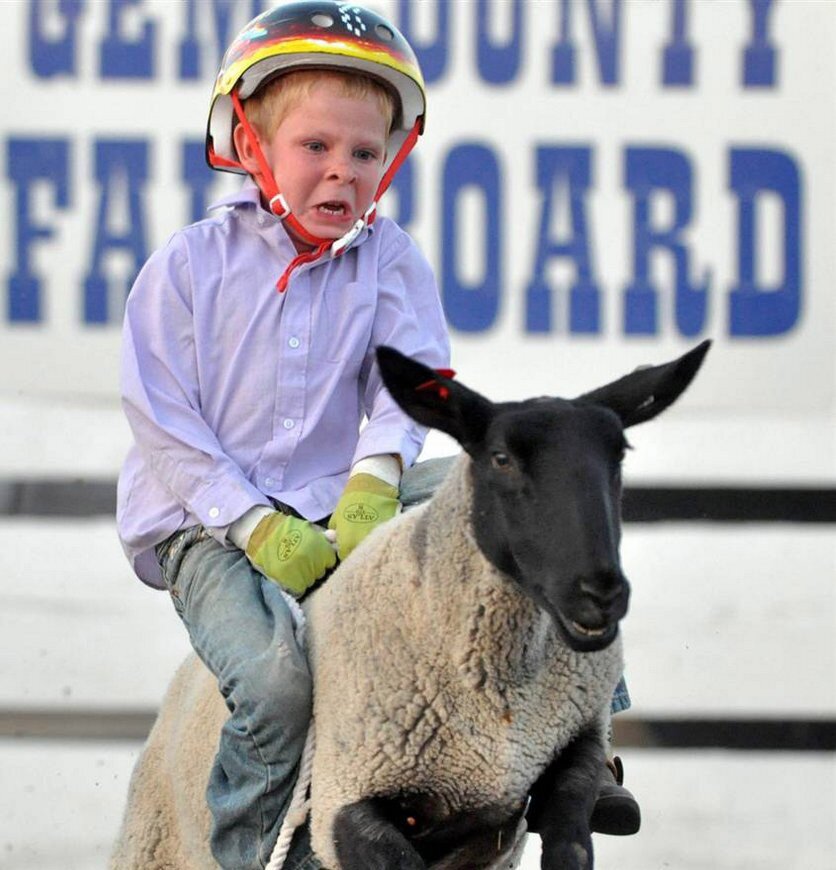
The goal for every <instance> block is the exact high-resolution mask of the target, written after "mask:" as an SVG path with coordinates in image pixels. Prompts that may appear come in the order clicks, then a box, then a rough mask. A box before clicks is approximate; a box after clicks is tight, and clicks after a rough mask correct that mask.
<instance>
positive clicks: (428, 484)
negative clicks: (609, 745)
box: [401, 456, 631, 713]
mask: <svg viewBox="0 0 836 870" xmlns="http://www.w3.org/2000/svg"><path fill="white" fill-rule="evenodd" d="M456 458H457V457H455V456H444V457H441V458H439V459H428V460H426V461H425V462H419V463H418V464H417V465H414V466H413V467H412V468H410V469H408V470H407V471H405V472H404V475H403V480H402V481H401V502H402V503H403V506H404V510H408V509H409V508H410V507H413V506H414V505H417V504H421V502H424V501H426V500H427V499H428V498H430V496H432V494H433V493H434V492H435V491H436V489H437V488H438V486H439V484H440V483H441V481H442V480H444V478H445V477H446V475H447V473H448V472H449V470H450V466H451V465H452V464H453V463H454V462H455V460H456ZM630 705H631V701H630V693H629V691H628V690H627V683H626V682H625V680H624V677H623V676H622V678H621V679H620V680H619V681H618V685H617V686H616V687H615V691H614V692H613V696H612V703H611V705H610V712H611V713H621V712H623V711H624V710H629V709H630Z"/></svg>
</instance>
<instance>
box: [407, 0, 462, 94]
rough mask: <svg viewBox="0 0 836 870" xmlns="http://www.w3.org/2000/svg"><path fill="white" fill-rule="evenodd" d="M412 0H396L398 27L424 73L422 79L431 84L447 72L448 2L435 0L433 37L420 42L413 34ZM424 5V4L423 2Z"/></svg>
mask: <svg viewBox="0 0 836 870" xmlns="http://www.w3.org/2000/svg"><path fill="white" fill-rule="evenodd" d="M415 5H417V4H413V3H412V0H398V10H399V16H398V20H399V22H400V23H399V25H398V27H399V29H400V31H401V32H402V33H403V35H404V36H405V37H406V39H407V41H408V42H409V44H410V45H411V46H412V50H413V51H414V52H415V56H416V57H417V58H418V63H419V65H420V66H421V72H422V73H423V74H424V81H425V82H426V83H427V84H428V85H431V84H433V83H434V82H437V81H439V80H440V79H441V78H442V77H443V76H444V74H445V73H446V72H447V55H448V46H449V45H450V2H449V0H436V6H435V39H434V40H433V41H432V42H422V41H421V40H419V39H418V38H417V37H416V36H415V32H414V30H415V29H414V27H413V24H412V12H413V9H414V6H415ZM424 5H426V4H424Z"/></svg>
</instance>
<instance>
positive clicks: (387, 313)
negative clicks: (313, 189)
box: [354, 227, 450, 467]
mask: <svg viewBox="0 0 836 870" xmlns="http://www.w3.org/2000/svg"><path fill="white" fill-rule="evenodd" d="M389 230H390V228H389V227H387V229H386V231H387V232H388V231H389ZM395 233H396V234H397V235H395V237H394V238H393V239H390V240H387V239H386V238H384V239H383V240H382V241H381V251H382V256H381V264H380V268H379V284H378V301H377V310H376V313H375V322H374V326H373V328H372V340H371V343H370V346H369V352H368V354H367V356H366V359H365V361H364V364H363V370H364V378H363V381H364V382H363V385H362V386H363V402H364V411H365V413H366V416H367V417H368V423H367V425H366V426H365V427H364V429H363V430H362V432H361V433H360V439H359V442H358V445H357V449H356V451H355V454H354V462H357V461H358V460H360V459H363V458H365V457H367V456H372V455H374V454H378V453H395V454H399V455H400V456H401V458H402V459H403V463H404V466H405V467H409V466H410V465H412V464H413V463H414V462H415V460H416V459H417V457H418V454H419V453H420V452H421V448H422V447H423V444H424V439H425V438H426V435H427V429H426V427H424V426H419V425H418V424H417V423H416V422H415V421H414V420H412V419H411V418H410V417H409V416H407V415H406V414H405V413H404V412H403V411H402V410H401V409H400V408H399V407H398V405H397V404H396V402H395V400H394V399H393V398H392V397H391V396H390V395H389V392H388V391H387V390H386V388H385V386H384V385H383V380H382V378H381V376H380V370H379V368H378V365H377V360H376V358H375V350H376V349H377V347H378V346H380V345H383V344H385V345H389V346H391V347H394V348H396V349H397V350H399V351H400V352H401V353H404V354H407V355H408V356H411V357H413V358H414V359H417V360H419V361H420V362H422V363H424V365H427V366H430V367H431V368H446V367H447V366H449V364H450V338H449V335H448V332H447V323H446V321H445V319H444V311H443V309H442V306H441V299H440V297H439V293H438V286H437V284H436V281H435V277H434V276H433V273H432V269H431V268H430V264H429V263H428V262H427V260H426V258H425V257H424V255H423V254H422V253H421V251H420V250H419V249H418V246H417V245H416V244H415V242H413V241H412V239H411V238H410V237H409V236H408V235H407V234H406V233H405V232H403V231H402V230H400V229H399V228H395Z"/></svg>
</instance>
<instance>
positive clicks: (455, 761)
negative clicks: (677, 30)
mask: <svg viewBox="0 0 836 870" xmlns="http://www.w3.org/2000/svg"><path fill="white" fill-rule="evenodd" d="M709 344H710V342H703V343H702V344H701V345H699V346H698V347H696V348H694V349H693V350H692V351H690V352H689V353H687V354H685V355H684V356H682V357H680V358H679V359H677V360H674V361H673V362H670V363H667V364H664V365H660V366H652V367H645V368H643V369H640V370H637V371H635V372H633V373H631V374H628V375H626V376H625V377H623V378H620V379H619V380H617V381H614V382H612V383H610V384H608V385H606V386H604V387H601V388H599V389H597V390H594V391H592V392H589V393H585V394H584V395H582V396H580V397H578V398H576V399H573V400H564V399H558V398H540V399H530V400H528V401H524V402H509V403H500V404H494V403H492V402H490V401H489V400H488V399H486V398H484V397H482V396H480V395H479V394H478V393H476V392H474V391H473V390H470V389H468V388H467V387H466V386H464V385H463V384H461V383H460V382H458V381H455V380H452V379H450V378H447V377H445V376H444V375H441V374H438V373H435V372H433V371H432V370H430V369H428V368H426V367H425V366H423V365H421V364H420V363H417V362H415V361H414V360H410V359H408V358H406V357H404V356H402V355H401V354H399V353H398V352H397V351H395V350H393V349H391V348H380V349H379V350H378V362H379V365H380V369H381V372H382V375H383V379H384V382H385V384H386V386H387V388H388V389H389V391H390V393H391V394H392V395H393V397H394V398H395V400H396V401H397V402H398V403H399V405H400V406H401V407H402V408H403V409H404V411H406V413H408V414H409V415H410V416H412V417H413V418H414V419H416V420H417V421H418V422H420V423H422V424H424V425H427V426H430V427H434V428H437V429H439V430H441V431H444V432H446V433H448V434H449V435H451V436H453V437H454V438H455V439H456V440H457V441H458V442H459V444H460V445H461V446H462V448H463V453H462V455H461V456H460V457H459V459H458V460H457V461H456V462H455V464H454V465H453V467H452V469H451V471H450V473H449V475H448V476H447V478H446V479H445V481H444V483H443V484H442V485H441V486H440V487H439V489H438V491H437V492H436V494H435V496H434V497H433V498H432V500H431V501H430V502H428V503H427V504H425V505H422V506H421V507H419V508H416V509H414V510H411V511H407V512H405V513H403V514H402V515H401V516H400V517H398V518H396V519H395V520H392V521H390V522H389V523H387V524H385V525H383V526H381V527H380V528H379V529H377V530H376V531H375V532H373V533H372V534H371V535H370V536H369V537H368V538H367V540H366V541H365V542H364V543H363V545H362V546H361V547H359V548H358V549H357V550H356V551H355V552H354V553H353V554H352V555H351V556H349V557H348V559H346V560H345V561H344V562H343V563H342V565H341V566H340V567H339V569H338V570H337V571H336V572H335V573H334V574H333V576H332V577H331V578H330V579H329V580H328V582H327V583H325V584H324V585H323V586H322V587H321V588H320V589H318V590H317V591H316V592H315V593H314V594H313V595H312V596H311V597H310V598H309V600H308V601H307V602H306V604H305V612H306V616H307V621H308V638H309V655H310V659H311V664H312V668H313V672H314V683H315V694H314V722H315V735H316V752H315V755H314V759H313V775H312V782H311V804H312V810H311V820H310V831H311V841H312V844H313V848H314V850H315V852H316V854H317V857H318V858H319V859H320V860H321V861H322V863H323V865H324V866H326V867H329V868H332V870H372V868H380V870H425V868H428V867H429V868H432V870H464V868H468V870H479V868H484V870H487V868H495V870H496V868H500V867H507V868H510V867H515V866H517V865H518V863H519V860H520V857H521V853H522V847H523V844H524V841H525V836H526V834H525V832H526V828H527V829H528V830H530V831H533V832H536V833H538V834H539V835H540V837H541V840H542V867H543V868H545V870H558V868H560V870H580V868H592V867H593V851H592V839H591V834H590V830H589V817H590V813H591V810H592V806H593V804H594V799H595V796H596V794H597V789H598V786H599V776H600V771H601V770H602V769H603V766H604V758H605V745H606V729H607V725H608V709H609V701H610V697H611V695H612V691H613V689H614V687H615V684H616V682H617V681H618V678H619V676H620V674H621V671H622V650H621V640H620V635H619V622H620V620H621V619H622V618H623V616H624V615H625V614H626V611H627V606H628V600H629V584H628V582H627V580H626V578H625V577H624V574H623V572H622V570H621V565H620V560H619V542H620V495H621V480H620V466H621V459H622V457H623V454H624V450H625V449H626V447H627V443H626V440H625V437H624V429H626V428H627V427H629V426H632V425H635V424H637V423H641V422H644V421H646V420H649V419H651V418H653V417H655V416H656V415H657V414H659V413H660V412H661V411H663V410H664V409H665V408H667V407H668V406H669V405H670V404H671V403H672V402H674V401H675V400H676V399H677V398H678V396H679V395H680V394H681V393H682V392H683V391H684V390H685V388H686V387H687V386H688V384H689V383H690V382H691V380H692V378H693V377H694V375H695V374H696V372H697V370H698V369H699V367H700V365H701V364H702V361H703V358H704V356H705V354H706V352H707V350H708V346H709ZM224 714H225V710H224V707H223V703H222V700H221V697H220V694H219V693H218V691H217V689H216V687H215V686H214V684H213V681H212V678H211V677H210V676H209V675H208V672H206V671H205V670H203V669H202V665H200V664H199V662H197V660H196V659H194V658H192V659H189V660H187V662H186V663H185V664H184V666H183V667H182V668H181V670H180V671H179V672H178V674H177V676H176V677H175V680H174V682H173V684H172V687H171V689H170V690H169V693H168V695H167V696H166V699H165V700H164V703H163V707H162V710H161V713H160V717H159V719H158V721H157V723H156V725H155V727H154V729H153V731H152V733H151V735H150V737H149V741H148V745H147V747H146V749H145V752H144V754H143V757H142V758H141V759H140V762H139V763H138V765H137V768H136V771H135V773H134V777H133V780H132V784H131V792H130V796H129V806H128V810H127V812H126V816H125V820H124V823H123V830H122V833H121V836H120V839H119V842H118V843H117V847H116V851H115V853H114V858H113V866H114V867H118V868H119V870H128V868H142V870H149V868H167V867H172V868H174V867H176V868H178V870H188V868H196V870H197V868H204V867H211V866H214V864H213V862H212V859H211V856H210V855H209V852H208V846H207V844H208V829H209V819H208V813H207V811H206V809H205V806H204V805H203V803H202V795H203V788H204V786H205V783H206V779H207V777H208V771H209V768H210V766H211V761H212V755H213V752H214V746H215V744H216V735H217V734H218V732H219V730H220V727H221V724H222V722H223V719H224Z"/></svg>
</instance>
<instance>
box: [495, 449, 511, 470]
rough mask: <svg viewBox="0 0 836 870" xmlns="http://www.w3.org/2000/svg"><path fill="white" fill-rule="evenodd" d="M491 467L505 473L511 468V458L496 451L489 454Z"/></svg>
mask: <svg viewBox="0 0 836 870" xmlns="http://www.w3.org/2000/svg"><path fill="white" fill-rule="evenodd" d="M491 465H493V467H494V468H498V469H499V470H500V471H507V470H508V469H509V468H510V467H511V458H510V457H509V456H508V454H507V453H502V452H500V451H497V452H496V453H492V454H491Z"/></svg>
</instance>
